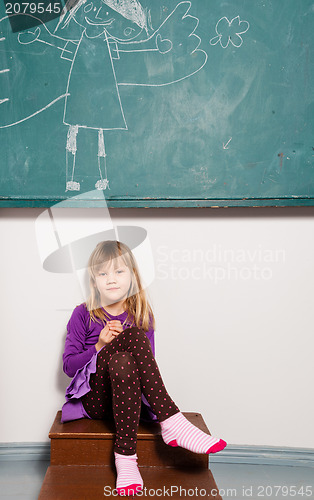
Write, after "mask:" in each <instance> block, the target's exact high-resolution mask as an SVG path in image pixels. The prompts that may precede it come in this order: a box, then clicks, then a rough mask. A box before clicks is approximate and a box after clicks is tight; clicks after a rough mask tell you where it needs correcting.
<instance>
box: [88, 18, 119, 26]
mask: <svg viewBox="0 0 314 500" xmlns="http://www.w3.org/2000/svg"><path fill="white" fill-rule="evenodd" d="M85 21H86V22H87V23H88V24H91V25H93V26H98V25H100V24H102V25H104V26H110V25H111V24H112V23H113V22H114V18H113V17H112V18H110V19H108V21H99V22H98V23H95V22H93V21H91V20H90V19H88V17H85Z"/></svg>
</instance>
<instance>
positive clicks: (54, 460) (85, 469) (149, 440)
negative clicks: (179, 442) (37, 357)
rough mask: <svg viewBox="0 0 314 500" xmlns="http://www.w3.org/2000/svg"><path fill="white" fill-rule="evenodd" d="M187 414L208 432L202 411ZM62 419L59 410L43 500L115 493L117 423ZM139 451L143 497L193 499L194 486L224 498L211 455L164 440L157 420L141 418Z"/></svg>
mask: <svg viewBox="0 0 314 500" xmlns="http://www.w3.org/2000/svg"><path fill="white" fill-rule="evenodd" d="M184 415H185V417H186V418H187V419H188V420H189V421H190V422H192V423H193V424H194V425H196V426H197V427H199V428H200V429H201V430H203V431H204V432H209V431H208V429H207V427H206V424H205V422H204V420H203V418H202V416H201V415H200V414H199V413H184ZM60 418H61V411H59V412H58V413H57V415H56V418H55V421H54V423H53V425H52V427H51V430H50V433H49V438H50V439H51V458H50V466H49V467H48V469H47V472H46V475H45V478H44V482H43V485H42V488H41V491H40V495H39V500H50V499H51V500H98V499H104V498H113V497H115V498H117V496H116V491H115V481H116V471H115V466H114V456H113V445H114V437H115V429H114V423H113V422H107V421H103V420H89V419H80V420H75V421H71V422H66V423H64V424H62V423H61V421H60ZM137 455H138V465H139V468H140V472H141V475H142V477H143V481H144V490H143V493H142V494H141V496H142V497H147V498H154V497H155V496H156V497H157V496H158V497H159V498H182V497H183V498H184V497H190V498H191V494H188V490H190V493H191V491H192V490H194V491H195V492H197V491H198V492H199V491H200V490H204V491H205V490H206V495H204V491H202V493H203V495H202V496H206V498H209V499H210V498H213V499H214V498H215V499H221V497H220V496H219V494H218V493H217V492H218V487H217V485H216V483H215V481H214V478H213V476H212V473H211V471H210V470H209V469H208V455H205V454H196V453H192V452H190V451H188V450H184V449H183V448H180V447H178V448H173V447H171V446H168V445H166V444H165V443H164V442H163V440H162V437H161V435H160V425H159V424H158V423H143V422H141V423H140V425H139V430H138V441H137ZM145 488H146V494H145ZM180 488H181V489H180ZM153 490H155V492H156V495H154V492H153ZM184 490H185V491H186V493H185V494H184ZM111 492H112V494H111ZM198 496H201V495H200V494H199V493H198V494H197V493H195V495H193V496H192V498H197V497H198ZM118 498H119V497H118ZM126 498H139V496H134V497H126Z"/></svg>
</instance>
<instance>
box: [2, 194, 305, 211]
mask: <svg viewBox="0 0 314 500" xmlns="http://www.w3.org/2000/svg"><path fill="white" fill-rule="evenodd" d="M65 200H67V206H68V207H81V208H84V207H86V208H102V207H103V206H104V200H103V199H102V200H101V199H92V198H91V199H84V200H75V199H73V200H72V201H71V200H70V199H69V198H66V197H64V198H61V197H60V198H58V197H56V198H53V199H52V198H49V199H48V198H47V199H44V198H36V199H35V198H3V197H2V198H0V207H16V208H21V207H33V208H35V207H36V208H37V207H43V208H44V207H52V206H54V205H56V204H57V203H60V202H61V201H65ZM106 204H107V206H108V207H109V208H162V207H165V208H170V207H172V208H204V207H208V208H228V207H288V206H291V207H292V206H293V207H296V206H314V198H305V197H297V196H295V197H285V198H241V199H179V198H178V199H166V198H164V199H163V198H143V199H122V198H119V199H115V198H113V197H112V198H109V199H106Z"/></svg>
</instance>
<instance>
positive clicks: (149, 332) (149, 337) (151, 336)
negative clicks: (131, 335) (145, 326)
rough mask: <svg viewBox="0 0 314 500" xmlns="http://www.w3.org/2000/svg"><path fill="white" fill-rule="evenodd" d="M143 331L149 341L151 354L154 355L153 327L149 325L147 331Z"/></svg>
mask: <svg viewBox="0 0 314 500" xmlns="http://www.w3.org/2000/svg"><path fill="white" fill-rule="evenodd" d="M145 333H146V336H147V337H148V339H149V341H150V345H151V346H152V351H153V355H154V356H155V332H154V330H153V328H151V327H150V328H149V330H148V332H145Z"/></svg>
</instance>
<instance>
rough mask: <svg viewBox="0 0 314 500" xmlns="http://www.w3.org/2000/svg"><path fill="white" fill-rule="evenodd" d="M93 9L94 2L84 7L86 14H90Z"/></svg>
mask: <svg viewBox="0 0 314 500" xmlns="http://www.w3.org/2000/svg"><path fill="white" fill-rule="evenodd" d="M92 8H93V2H91V3H88V4H87V5H85V7H84V12H89V11H90V10H92Z"/></svg>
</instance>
